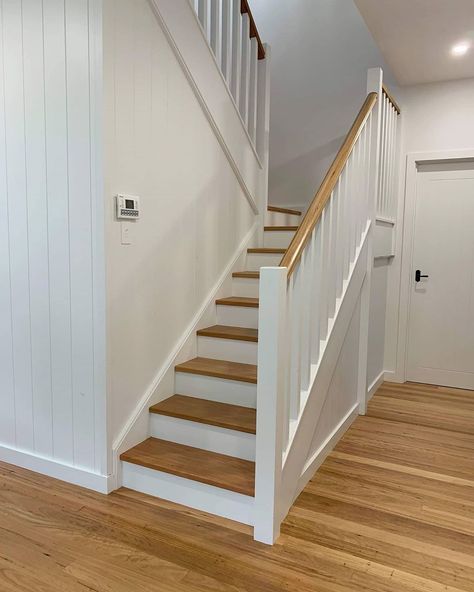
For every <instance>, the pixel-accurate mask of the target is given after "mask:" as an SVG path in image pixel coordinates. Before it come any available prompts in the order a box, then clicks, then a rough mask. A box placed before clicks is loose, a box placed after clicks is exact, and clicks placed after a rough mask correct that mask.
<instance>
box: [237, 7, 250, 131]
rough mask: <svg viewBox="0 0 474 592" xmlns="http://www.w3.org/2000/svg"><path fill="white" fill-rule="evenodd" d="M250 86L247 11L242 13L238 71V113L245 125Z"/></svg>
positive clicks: (247, 114) (247, 115)
mask: <svg viewBox="0 0 474 592" xmlns="http://www.w3.org/2000/svg"><path fill="white" fill-rule="evenodd" d="M249 87H250V18H249V15H248V14H247V13H245V14H243V15H242V64H241V72H240V105H239V107H240V114H241V115H242V119H243V120H244V123H245V125H247V124H248V117H249Z"/></svg>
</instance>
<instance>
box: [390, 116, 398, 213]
mask: <svg viewBox="0 0 474 592" xmlns="http://www.w3.org/2000/svg"><path fill="white" fill-rule="evenodd" d="M393 117H394V132H393V174H392V204H391V212H390V217H391V218H392V220H394V221H395V219H396V217H397V197H398V196H397V172H398V170H397V167H398V113H397V111H396V110H395V109H394V110H393Z"/></svg>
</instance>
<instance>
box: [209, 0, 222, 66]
mask: <svg viewBox="0 0 474 592" xmlns="http://www.w3.org/2000/svg"><path fill="white" fill-rule="evenodd" d="M221 1H222V0H211V48H212V51H213V52H214V55H215V56H216V60H217V63H218V64H219V67H220V68H221V67H222V64H221V61H222V5H221Z"/></svg>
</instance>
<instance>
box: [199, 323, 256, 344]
mask: <svg viewBox="0 0 474 592" xmlns="http://www.w3.org/2000/svg"><path fill="white" fill-rule="evenodd" d="M197 334H198V335H200V336H201V337H217V338H219V339H234V340H236V341H255V342H257V341H258V329H250V328H247V327H230V326H228V325H213V326H212V327H206V328H205V329H199V331H198V332H197Z"/></svg>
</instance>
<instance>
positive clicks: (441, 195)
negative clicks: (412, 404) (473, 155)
mask: <svg viewBox="0 0 474 592" xmlns="http://www.w3.org/2000/svg"><path fill="white" fill-rule="evenodd" d="M415 199H416V211H415V222H414V243H413V256H412V266H411V267H412V269H411V284H410V286H411V288H410V310H409V323H408V351H407V379H408V380H413V381H415V382H426V383H430V384H438V385H443V386H452V387H457V388H467V389H474V163H473V162H464V163H463V162H458V163H444V164H443V163H441V164H426V165H422V166H420V167H419V168H418V172H417V183H416V198H415ZM417 270H418V271H419V275H421V276H425V275H426V276H428V277H421V278H416V277H415V276H416V273H417ZM417 279H419V281H416V280H417Z"/></svg>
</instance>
